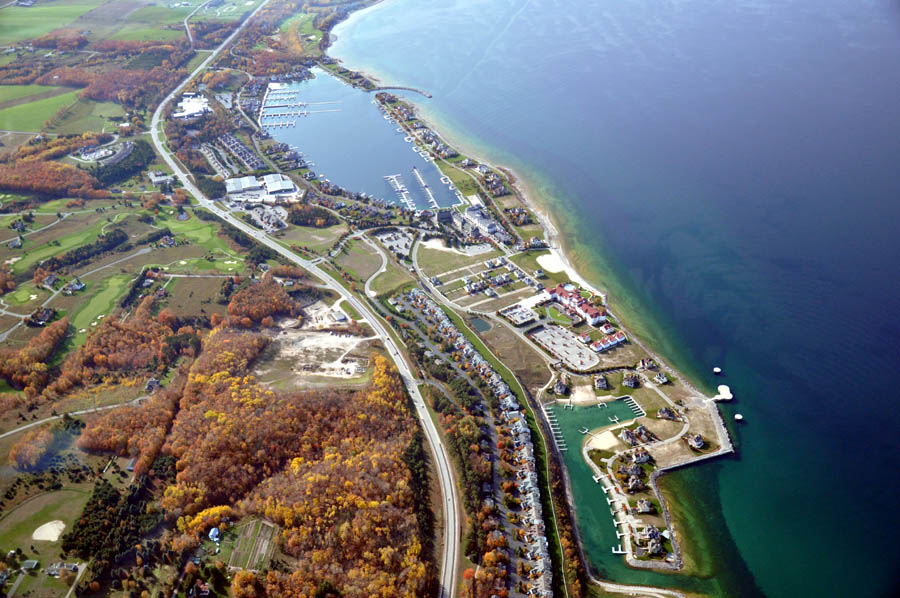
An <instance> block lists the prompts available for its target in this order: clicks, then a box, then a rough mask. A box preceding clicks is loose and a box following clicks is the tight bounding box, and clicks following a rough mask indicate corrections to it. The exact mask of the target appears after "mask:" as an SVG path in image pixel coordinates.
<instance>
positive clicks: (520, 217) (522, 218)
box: [503, 207, 533, 226]
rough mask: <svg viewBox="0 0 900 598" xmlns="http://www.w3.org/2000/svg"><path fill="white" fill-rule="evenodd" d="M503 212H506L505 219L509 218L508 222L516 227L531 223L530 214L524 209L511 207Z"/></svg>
mask: <svg viewBox="0 0 900 598" xmlns="http://www.w3.org/2000/svg"><path fill="white" fill-rule="evenodd" d="M503 211H504V212H506V217H507V218H509V220H510V222H512V223H513V224H515V225H516V226H526V225H528V224H531V223H532V222H533V221H532V220H531V214H530V213H529V212H528V210H526V209H525V208H519V207H513V208H506V209H505V210H503Z"/></svg>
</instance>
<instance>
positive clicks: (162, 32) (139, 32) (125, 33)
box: [109, 26, 185, 41]
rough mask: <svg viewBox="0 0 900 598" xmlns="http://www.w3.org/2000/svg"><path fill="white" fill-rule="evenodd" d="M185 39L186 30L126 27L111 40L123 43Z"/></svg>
mask: <svg viewBox="0 0 900 598" xmlns="http://www.w3.org/2000/svg"><path fill="white" fill-rule="evenodd" d="M183 37H185V32H184V28H181V29H170V28H168V27H153V26H147V27H141V26H126V27H123V28H122V29H121V30H119V32H118V33H116V34H115V35H113V36H112V37H111V38H109V39H114V40H122V41H148V40H154V41H156V40H159V41H170V40H174V39H181V38H183Z"/></svg>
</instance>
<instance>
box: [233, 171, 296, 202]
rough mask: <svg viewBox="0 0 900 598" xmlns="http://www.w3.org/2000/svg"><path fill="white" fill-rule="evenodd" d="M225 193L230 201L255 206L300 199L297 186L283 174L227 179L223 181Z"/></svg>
mask: <svg viewBox="0 0 900 598" xmlns="http://www.w3.org/2000/svg"><path fill="white" fill-rule="evenodd" d="M225 192H226V193H227V194H228V196H229V198H231V200H232V201H236V202H243V203H257V204H258V203H266V204H276V203H291V202H295V201H298V200H299V199H300V197H301V193H300V190H299V189H297V185H295V184H294V182H293V181H292V180H291V179H289V178H288V177H287V176H285V175H283V174H267V175H265V176H264V177H261V178H257V177H255V176H244V177H238V178H232V179H228V180H226V181H225Z"/></svg>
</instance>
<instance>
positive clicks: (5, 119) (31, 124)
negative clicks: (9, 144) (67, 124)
mask: <svg viewBox="0 0 900 598" xmlns="http://www.w3.org/2000/svg"><path fill="white" fill-rule="evenodd" d="M77 95H78V92H77V91H70V92H68V93H64V94H62V95H58V96H53V97H50V98H44V99H42V100H37V101H34V102H29V103H27V104H19V105H18V106H13V107H11V108H6V109H4V110H0V129H8V130H13V131H40V130H41V129H43V128H44V123H45V122H46V121H48V120H50V119H51V118H53V116H54V115H55V114H56V113H57V112H58V111H59V109H60V108H63V107H65V106H70V105H72V104H74V103H75V102H76V101H77V99H78V97H77Z"/></svg>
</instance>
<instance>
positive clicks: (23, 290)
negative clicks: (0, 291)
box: [3, 281, 50, 311]
mask: <svg viewBox="0 0 900 598" xmlns="http://www.w3.org/2000/svg"><path fill="white" fill-rule="evenodd" d="M31 295H37V298H36V299H31V298H30V297H31ZM49 296H50V293H49V292H47V291H45V290H44V289H43V288H41V289H38V288H36V287H35V286H34V283H33V282H31V281H28V282H27V283H25V284H22V285H19V286H18V287H16V290H14V291H13V292H12V293H7V294H5V295H3V300H4V301H6V302H7V303H9V305H10V306H13V307H20V306H22V305H29V304H32V303H34V302H41V301H43V300H45V299H46V298H47V297H49ZM13 311H18V310H15V309H14V310H13Z"/></svg>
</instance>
